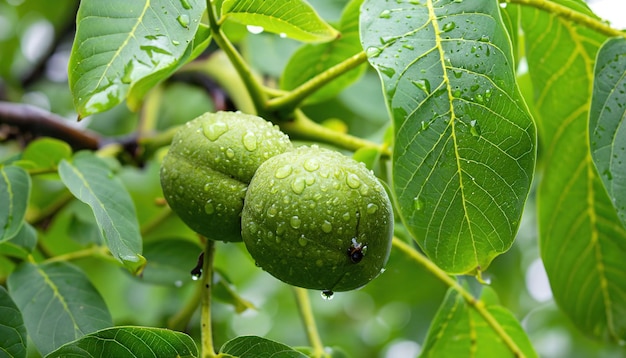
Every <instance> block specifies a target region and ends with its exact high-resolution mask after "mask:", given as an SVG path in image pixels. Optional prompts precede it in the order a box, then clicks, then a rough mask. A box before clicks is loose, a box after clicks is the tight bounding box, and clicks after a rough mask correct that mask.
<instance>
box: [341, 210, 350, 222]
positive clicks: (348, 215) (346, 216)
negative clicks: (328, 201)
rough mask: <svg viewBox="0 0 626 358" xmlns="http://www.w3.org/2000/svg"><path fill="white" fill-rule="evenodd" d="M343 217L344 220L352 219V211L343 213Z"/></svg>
mask: <svg viewBox="0 0 626 358" xmlns="http://www.w3.org/2000/svg"><path fill="white" fill-rule="evenodd" d="M341 218H342V219H343V220H344V221H348V220H350V213H349V212H347V211H346V212H345V213H343V215H341Z"/></svg>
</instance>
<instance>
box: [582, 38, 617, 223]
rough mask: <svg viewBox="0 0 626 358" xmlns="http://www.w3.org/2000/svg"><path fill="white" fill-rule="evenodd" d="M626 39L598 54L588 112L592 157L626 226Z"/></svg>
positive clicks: (612, 42)
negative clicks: (625, 119)
mask: <svg viewBox="0 0 626 358" xmlns="http://www.w3.org/2000/svg"><path fill="white" fill-rule="evenodd" d="M624 118H626V39H624V38H613V39H610V40H609V41H607V42H606V43H605V44H604V45H603V46H602V48H600V52H599V53H598V57H597V63H596V68H595V79H594V81H593V97H592V98H591V109H590V112H589V136H590V138H589V142H590V143H591V155H592V158H593V161H594V163H595V165H596V167H597V168H598V172H599V173H600V178H602V182H603V183H604V187H605V188H606V190H607V192H608V193H609V197H610V198H611V202H612V203H613V206H614V207H615V209H616V210H617V215H618V216H619V218H620V220H621V221H622V225H624V226H626V122H625V121H624Z"/></svg>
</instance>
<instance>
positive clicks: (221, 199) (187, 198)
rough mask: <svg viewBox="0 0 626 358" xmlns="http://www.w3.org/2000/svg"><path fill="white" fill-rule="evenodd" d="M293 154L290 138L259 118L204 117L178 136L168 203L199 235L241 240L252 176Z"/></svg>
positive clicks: (166, 164) (168, 166)
mask: <svg viewBox="0 0 626 358" xmlns="http://www.w3.org/2000/svg"><path fill="white" fill-rule="evenodd" d="M289 150H292V145H291V142H290V141H289V138H288V137H287V136H286V135H285V134H284V133H282V132H281V131H280V130H278V128H277V127H275V126H272V124H270V123H269V122H267V121H265V120H264V119H262V118H260V117H256V116H252V115H247V114H242V113H235V112H218V113H205V114H203V115H201V116H200V117H198V118H196V119H194V120H192V121H190V122H188V123H186V124H185V125H184V126H183V127H182V128H181V129H180V130H179V131H178V132H177V133H176V134H175V136H174V138H173V140H172V145H171V147H170V149H169V151H168V153H167V155H166V156H165V158H164V159H163V164H162V166H161V186H162V188H163V193H164V195H165V199H166V200H167V202H168V204H169V205H170V207H171V208H172V210H173V211H174V212H175V213H176V214H178V216H179V217H180V218H181V219H182V220H183V221H184V222H185V224H187V225H188V226H189V227H190V228H191V229H193V230H194V231H196V232H198V233H199V234H201V235H204V236H206V237H207V238H209V239H213V240H221V241H241V211H242V209H243V200H244V197H245V195H246V189H247V187H248V184H249V183H250V180H251V179H252V176H253V175H254V173H255V171H256V170H257V168H258V167H259V166H260V165H261V163H263V162H264V161H266V160H267V159H269V158H271V157H273V156H275V155H277V154H281V153H283V152H285V151H289Z"/></svg>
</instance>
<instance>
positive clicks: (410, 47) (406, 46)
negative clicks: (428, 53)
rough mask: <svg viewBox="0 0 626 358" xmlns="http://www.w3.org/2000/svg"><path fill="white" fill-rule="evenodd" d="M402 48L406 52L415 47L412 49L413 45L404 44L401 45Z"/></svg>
mask: <svg viewBox="0 0 626 358" xmlns="http://www.w3.org/2000/svg"><path fill="white" fill-rule="evenodd" d="M402 47H404V48H405V49H408V50H413V49H415V47H413V45H409V44H404V45H402Z"/></svg>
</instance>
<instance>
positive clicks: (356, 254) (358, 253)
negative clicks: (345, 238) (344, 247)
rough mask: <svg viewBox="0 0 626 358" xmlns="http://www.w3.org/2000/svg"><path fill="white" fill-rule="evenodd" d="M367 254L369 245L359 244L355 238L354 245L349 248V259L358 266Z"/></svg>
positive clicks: (353, 239)
mask: <svg viewBox="0 0 626 358" xmlns="http://www.w3.org/2000/svg"><path fill="white" fill-rule="evenodd" d="M366 252H367V245H363V244H361V243H360V242H357V241H356V238H355V237H353V238H352V244H351V245H350V247H349V248H348V257H349V258H350V261H352V262H354V263H355V264H358V263H359V262H361V260H362V259H363V256H365V253H366Z"/></svg>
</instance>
